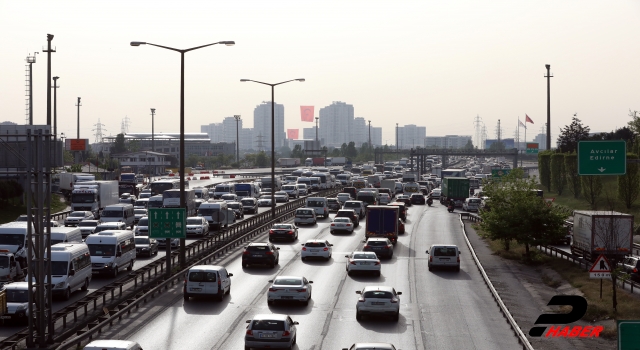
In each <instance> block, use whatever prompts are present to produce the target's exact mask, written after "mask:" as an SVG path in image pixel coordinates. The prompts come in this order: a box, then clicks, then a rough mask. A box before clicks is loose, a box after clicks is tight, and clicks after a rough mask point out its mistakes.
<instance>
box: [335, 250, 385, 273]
mask: <svg viewBox="0 0 640 350" xmlns="http://www.w3.org/2000/svg"><path fill="white" fill-rule="evenodd" d="M344 257H345V258H347V259H348V260H347V267H346V269H347V274H348V275H351V273H352V272H354V271H365V272H373V273H374V274H375V275H376V276H380V270H381V268H382V265H381V264H380V259H378V256H377V255H376V253H374V252H361V251H360V252H353V253H351V254H349V255H345V256H344Z"/></svg>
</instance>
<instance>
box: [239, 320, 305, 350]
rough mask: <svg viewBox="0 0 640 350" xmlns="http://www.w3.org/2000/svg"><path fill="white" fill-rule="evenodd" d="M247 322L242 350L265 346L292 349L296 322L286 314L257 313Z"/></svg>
mask: <svg viewBox="0 0 640 350" xmlns="http://www.w3.org/2000/svg"><path fill="white" fill-rule="evenodd" d="M247 323H248V325H247V331H246V332H245V336H244V350H251V348H265V347H266V348H285V349H292V348H293V346H294V345H295V344H296V341H297V339H296V336H297V332H296V326H297V325H298V322H297V321H294V320H292V319H291V317H290V316H288V315H281V314H258V315H255V316H253V318H252V319H250V320H247Z"/></svg>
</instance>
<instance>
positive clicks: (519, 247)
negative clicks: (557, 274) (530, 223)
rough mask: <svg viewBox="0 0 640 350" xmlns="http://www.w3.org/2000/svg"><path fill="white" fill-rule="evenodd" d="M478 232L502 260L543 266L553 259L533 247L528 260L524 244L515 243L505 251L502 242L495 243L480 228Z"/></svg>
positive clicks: (530, 248) (530, 249)
mask: <svg viewBox="0 0 640 350" xmlns="http://www.w3.org/2000/svg"><path fill="white" fill-rule="evenodd" d="M476 232H477V233H478V235H480V236H481V237H482V238H484V240H485V241H486V242H487V243H488V244H489V247H490V248H491V250H492V251H493V254H494V255H497V256H500V257H502V258H505V259H508V260H515V261H519V262H521V263H523V264H526V265H532V266H537V265H543V264H545V263H546V262H547V261H548V260H549V259H551V257H549V256H547V255H545V254H543V253H541V252H540V251H538V250H537V249H534V248H533V247H529V258H527V257H526V255H525V252H526V249H525V247H524V244H518V243H516V242H513V241H512V242H511V244H510V246H509V250H504V246H503V243H502V241H494V240H491V239H489V238H487V237H486V235H485V234H484V233H483V232H482V231H481V230H479V229H478V228H476Z"/></svg>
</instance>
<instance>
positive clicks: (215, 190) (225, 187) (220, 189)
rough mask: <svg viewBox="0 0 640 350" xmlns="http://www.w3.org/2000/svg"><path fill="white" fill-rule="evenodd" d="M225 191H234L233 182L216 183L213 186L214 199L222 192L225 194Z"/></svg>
mask: <svg viewBox="0 0 640 350" xmlns="http://www.w3.org/2000/svg"><path fill="white" fill-rule="evenodd" d="M227 193H235V186H234V185H233V184H227V183H222V184H217V185H216V186H215V187H214V188H213V198H214V199H219V198H220V197H221V196H222V195H223V194H227Z"/></svg>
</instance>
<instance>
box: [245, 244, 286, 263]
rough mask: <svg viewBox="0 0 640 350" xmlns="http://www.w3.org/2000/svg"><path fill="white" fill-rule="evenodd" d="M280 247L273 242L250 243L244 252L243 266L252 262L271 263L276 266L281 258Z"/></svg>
mask: <svg viewBox="0 0 640 350" xmlns="http://www.w3.org/2000/svg"><path fill="white" fill-rule="evenodd" d="M279 249H280V248H278V247H276V246H274V245H273V244H271V243H249V245H248V246H246V247H244V251H243V252H242V268H245V267H247V266H249V265H251V264H255V265H269V266H271V268H274V267H275V266H276V265H278V261H279V260H280V259H279V258H280V252H278V250H279Z"/></svg>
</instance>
